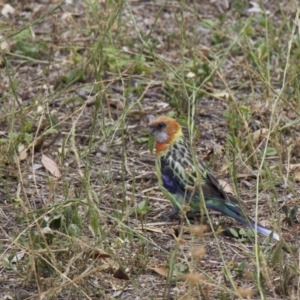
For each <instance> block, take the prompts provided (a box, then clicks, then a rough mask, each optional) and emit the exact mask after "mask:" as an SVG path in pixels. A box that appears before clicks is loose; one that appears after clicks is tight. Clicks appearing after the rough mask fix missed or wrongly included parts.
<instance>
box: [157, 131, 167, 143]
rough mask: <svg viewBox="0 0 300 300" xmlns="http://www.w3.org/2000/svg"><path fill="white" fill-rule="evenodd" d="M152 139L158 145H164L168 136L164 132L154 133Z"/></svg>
mask: <svg viewBox="0 0 300 300" xmlns="http://www.w3.org/2000/svg"><path fill="white" fill-rule="evenodd" d="M154 137H155V140H156V141H158V142H159V143H164V142H166V140H167V139H168V135H167V133H166V132H165V131H161V132H155V134H154Z"/></svg>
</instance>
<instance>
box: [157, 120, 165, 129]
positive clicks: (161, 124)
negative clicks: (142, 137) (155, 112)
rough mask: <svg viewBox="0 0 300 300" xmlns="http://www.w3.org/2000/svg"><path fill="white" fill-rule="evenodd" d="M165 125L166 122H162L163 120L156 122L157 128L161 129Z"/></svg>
mask: <svg viewBox="0 0 300 300" xmlns="http://www.w3.org/2000/svg"><path fill="white" fill-rule="evenodd" d="M165 127H166V124H165V123H164V122H160V123H158V125H157V128H158V129H163V128H165Z"/></svg>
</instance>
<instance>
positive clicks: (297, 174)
mask: <svg viewBox="0 0 300 300" xmlns="http://www.w3.org/2000/svg"><path fill="white" fill-rule="evenodd" d="M294 179H295V181H298V182H299V181H300V171H298V172H296V173H295V176H294Z"/></svg>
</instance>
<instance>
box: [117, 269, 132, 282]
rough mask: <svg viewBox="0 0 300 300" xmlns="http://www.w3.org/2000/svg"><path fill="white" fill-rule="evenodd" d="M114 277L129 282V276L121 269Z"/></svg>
mask: <svg viewBox="0 0 300 300" xmlns="http://www.w3.org/2000/svg"><path fill="white" fill-rule="evenodd" d="M113 277H114V278H117V279H123V280H129V277H128V275H127V274H126V273H124V272H123V271H122V270H121V269H120V268H119V269H118V270H117V271H116V272H115V273H114V275H113Z"/></svg>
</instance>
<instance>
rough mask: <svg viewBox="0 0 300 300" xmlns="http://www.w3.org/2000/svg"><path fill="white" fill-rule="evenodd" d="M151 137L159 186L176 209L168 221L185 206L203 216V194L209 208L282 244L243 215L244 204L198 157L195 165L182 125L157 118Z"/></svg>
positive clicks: (277, 236)
mask: <svg viewBox="0 0 300 300" xmlns="http://www.w3.org/2000/svg"><path fill="white" fill-rule="evenodd" d="M149 133H150V134H151V135H152V136H153V137H154V140H155V166H156V173H157V178H158V182H159V185H160V186H161V187H162V190H163V191H164V194H166V193H165V192H167V195H168V198H169V199H170V200H171V202H172V205H173V210H172V212H171V213H170V214H168V215H167V216H168V218H172V217H174V216H175V215H176V214H178V212H179V211H180V207H182V205H185V204H186V205H188V206H189V207H190V211H191V212H199V211H200V208H201V201H200V199H201V193H202V195H203V198H204V203H205V205H206V208H209V209H212V210H215V211H218V212H220V213H222V214H224V215H227V216H229V217H231V218H233V219H235V220H236V221H238V222H239V223H241V224H243V225H245V226H248V227H251V228H252V229H253V230H256V231H257V232H259V233H260V234H262V235H264V236H270V235H271V234H272V237H273V239H275V240H277V241H279V240H280V238H279V235H278V234H277V233H276V232H273V231H272V230H270V229H268V228H266V227H264V226H263V225H261V224H260V223H256V222H255V221H254V220H253V219H252V218H250V217H249V216H247V215H246V214H245V213H244V212H243V210H242V209H241V207H240V202H241V201H238V200H237V199H236V198H235V197H234V196H232V195H229V194H227V193H226V192H225V191H224V189H223V188H222V186H221V185H220V183H219V181H218V179H217V178H216V177H215V176H214V175H213V174H212V172H210V170H209V169H208V167H207V166H206V164H205V163H203V162H202V161H201V160H200V159H199V158H198V157H197V160H198V161H197V163H198V166H197V167H196V166H195V165H194V160H193V156H192V152H191V148H190V146H189V143H188V142H187V140H186V139H185V137H184V134H183V131H182V127H181V125H180V124H179V123H178V122H177V121H176V120H175V119H172V118H169V117H167V116H159V117H157V118H156V119H154V120H152V121H151V122H150V124H149ZM169 196H171V197H169ZM202 202H203V201H202Z"/></svg>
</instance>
